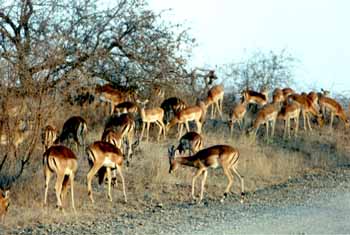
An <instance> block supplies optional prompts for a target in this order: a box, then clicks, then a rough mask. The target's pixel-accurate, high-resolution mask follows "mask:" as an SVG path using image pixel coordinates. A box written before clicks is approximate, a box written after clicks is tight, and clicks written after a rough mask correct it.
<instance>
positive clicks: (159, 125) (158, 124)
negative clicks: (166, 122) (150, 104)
mask: <svg viewBox="0 0 350 235" xmlns="http://www.w3.org/2000/svg"><path fill="white" fill-rule="evenodd" d="M156 125H157V126H158V127H159V132H158V137H157V142H159V139H160V136H161V135H162V129H163V127H162V125H161V124H160V123H159V122H158V121H156Z"/></svg>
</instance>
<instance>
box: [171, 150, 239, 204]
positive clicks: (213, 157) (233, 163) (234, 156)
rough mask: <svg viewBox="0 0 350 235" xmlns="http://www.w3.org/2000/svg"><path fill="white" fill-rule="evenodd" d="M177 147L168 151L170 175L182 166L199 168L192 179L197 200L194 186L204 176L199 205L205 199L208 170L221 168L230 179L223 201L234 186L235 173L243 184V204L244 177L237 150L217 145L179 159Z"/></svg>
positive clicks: (194, 198)
mask: <svg viewBox="0 0 350 235" xmlns="http://www.w3.org/2000/svg"><path fill="white" fill-rule="evenodd" d="M175 153H176V150H175V147H174V146H172V147H171V148H169V149H168V156H169V164H170V167H169V173H172V172H173V171H175V170H176V169H177V168H178V167H179V166H180V165H184V166H191V167H194V168H197V171H196V172H195V174H194V176H193V178H192V198H193V200H196V197H195V193H194V185H195V183H196V179H197V178H198V177H199V176H200V175H203V178H202V182H201V191H200V197H199V200H198V203H199V202H201V200H202V199H203V192H204V185H205V181H206V178H207V175H208V168H216V167H218V166H221V167H222V168H223V170H224V174H225V175H226V177H227V179H228V185H227V187H226V189H225V192H224V195H223V197H222V199H221V200H224V199H225V198H226V196H227V194H228V193H229V192H230V189H231V187H232V184H233V175H232V173H231V171H233V173H235V174H236V175H237V176H238V178H239V179H240V182H241V202H243V199H244V181H243V177H242V176H241V175H240V174H239V173H238V171H237V169H236V167H237V164H238V160H239V152H238V150H237V149H235V148H233V147H231V146H229V145H215V146H212V147H209V148H206V149H202V150H200V151H198V152H197V153H196V154H194V155H191V156H188V157H182V156H181V157H177V156H175V155H176V154H175Z"/></svg>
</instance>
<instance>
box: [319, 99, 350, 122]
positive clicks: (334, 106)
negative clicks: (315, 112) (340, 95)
mask: <svg viewBox="0 0 350 235" xmlns="http://www.w3.org/2000/svg"><path fill="white" fill-rule="evenodd" d="M319 104H320V106H321V109H322V110H325V111H326V110H329V111H330V113H331V120H330V124H329V127H330V128H331V129H332V124H333V119H334V116H338V117H339V118H340V119H341V120H342V121H343V122H344V123H345V127H346V128H348V127H349V126H350V122H349V119H348V118H347V117H346V114H345V111H344V109H343V107H342V106H341V105H340V104H339V103H338V102H337V101H336V100H334V99H332V98H330V97H326V96H323V95H322V96H321V97H320V98H319ZM323 115H325V112H324V114H323Z"/></svg>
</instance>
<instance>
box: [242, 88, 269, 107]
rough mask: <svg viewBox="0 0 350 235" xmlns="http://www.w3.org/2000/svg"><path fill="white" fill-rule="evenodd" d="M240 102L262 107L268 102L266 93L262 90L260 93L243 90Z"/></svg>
mask: <svg viewBox="0 0 350 235" xmlns="http://www.w3.org/2000/svg"><path fill="white" fill-rule="evenodd" d="M242 101H243V102H246V103H247V104H251V103H252V104H258V105H260V106H263V105H265V104H267V102H268V101H269V100H268V91H267V90H266V89H263V91H262V92H256V91H253V90H244V91H242Z"/></svg>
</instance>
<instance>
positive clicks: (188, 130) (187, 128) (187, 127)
mask: <svg viewBox="0 0 350 235" xmlns="http://www.w3.org/2000/svg"><path fill="white" fill-rule="evenodd" d="M185 126H186V130H187V132H190V125H189V124H188V121H186V122H185Z"/></svg>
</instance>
